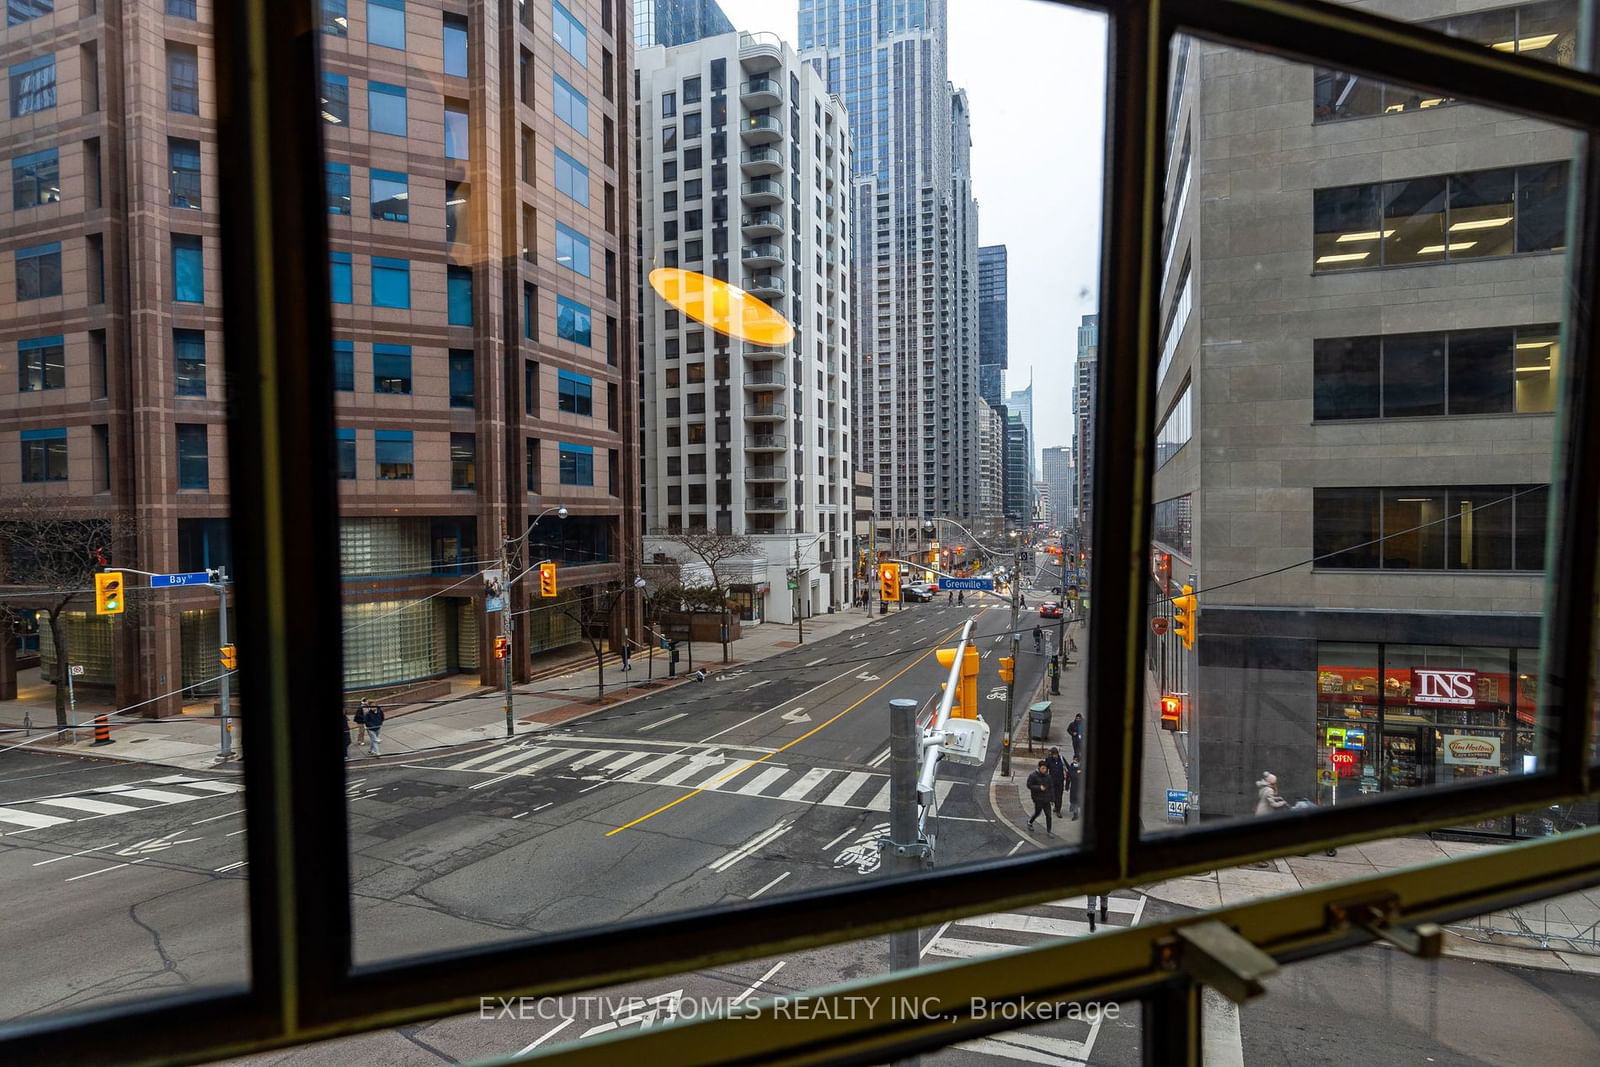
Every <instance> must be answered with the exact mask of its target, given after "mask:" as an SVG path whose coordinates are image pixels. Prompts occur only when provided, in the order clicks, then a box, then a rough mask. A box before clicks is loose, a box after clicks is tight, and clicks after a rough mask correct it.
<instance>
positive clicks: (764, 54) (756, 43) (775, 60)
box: [739, 33, 783, 71]
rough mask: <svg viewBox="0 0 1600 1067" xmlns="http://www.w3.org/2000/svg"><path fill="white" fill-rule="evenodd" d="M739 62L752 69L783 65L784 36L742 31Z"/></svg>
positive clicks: (768, 68)
mask: <svg viewBox="0 0 1600 1067" xmlns="http://www.w3.org/2000/svg"><path fill="white" fill-rule="evenodd" d="M739 62H740V63H741V64H742V65H743V66H744V68H745V69H746V70H750V71H758V70H773V69H775V68H777V67H781V66H783V38H781V37H779V36H778V35H777V34H775V33H741V34H740V35H739Z"/></svg>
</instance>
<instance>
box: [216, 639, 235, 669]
mask: <svg viewBox="0 0 1600 1067" xmlns="http://www.w3.org/2000/svg"><path fill="white" fill-rule="evenodd" d="M217 653H218V655H217V658H218V659H219V660H221V661H222V668H223V670H229V671H236V670H238V669H239V648H238V646H237V645H223V646H221V647H220V648H218V649H217Z"/></svg>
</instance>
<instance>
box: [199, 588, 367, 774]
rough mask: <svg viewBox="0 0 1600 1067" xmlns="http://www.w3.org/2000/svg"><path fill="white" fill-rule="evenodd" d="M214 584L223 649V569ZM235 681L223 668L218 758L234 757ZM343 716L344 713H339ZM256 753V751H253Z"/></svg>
mask: <svg viewBox="0 0 1600 1067" xmlns="http://www.w3.org/2000/svg"><path fill="white" fill-rule="evenodd" d="M211 573H212V577H213V582H212V584H213V585H215V586H216V587H217V644H218V645H219V646H221V647H223V648H226V647H227V645H228V575H227V572H226V571H224V570H223V569H222V568H221V567H218V568H217V569H216V570H214V571H212V572H211ZM232 680H233V672H232V671H231V670H229V669H228V668H227V667H223V668H222V680H221V681H220V682H219V683H218V686H217V691H218V694H219V696H220V697H221V698H222V704H221V707H222V714H221V716H220V726H221V731H222V734H221V737H219V738H218V740H217V758H218V759H228V758H230V757H231V756H232V755H233V734H232V733H230V732H229V731H228V713H229V712H230V711H232V710H233V688H232V686H231V685H230V684H229V683H230V682H231V681H232ZM339 714H340V715H341V716H343V715H344V712H343V711H342V710H341V711H340V712H339ZM252 751H254V750H252Z"/></svg>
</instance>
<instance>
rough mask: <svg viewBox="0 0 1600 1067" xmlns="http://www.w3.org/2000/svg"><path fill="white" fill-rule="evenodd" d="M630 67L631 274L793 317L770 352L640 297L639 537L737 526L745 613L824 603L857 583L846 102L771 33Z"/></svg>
mask: <svg viewBox="0 0 1600 1067" xmlns="http://www.w3.org/2000/svg"><path fill="white" fill-rule="evenodd" d="M635 63H636V70H637V73H638V84H639V100H640V104H639V106H640V109H641V114H642V115H647V116H648V118H647V119H646V118H641V120H640V123H639V127H640V129H639V135H638V136H639V151H638V159H639V169H640V175H639V191H640V206H639V227H640V230H639V232H640V233H641V234H642V235H643V237H644V241H643V247H644V248H645V249H646V251H647V256H648V258H647V259H646V261H645V262H644V263H643V264H642V270H641V274H648V273H649V271H650V270H651V269H653V268H655V267H684V268H687V269H690V270H695V271H700V272H703V273H705V274H708V275H711V276H712V277H715V278H723V279H728V280H730V281H732V282H733V283H734V284H736V285H739V286H741V287H742V288H743V289H744V290H745V291H746V292H749V293H751V294H753V295H755V296H758V297H760V298H761V299H762V300H764V301H765V302H767V303H768V304H769V305H770V306H772V307H773V308H775V309H777V310H778V311H780V312H781V313H782V314H783V315H784V316H785V317H786V318H788V319H789V320H790V321H791V322H792V323H793V324H794V326H795V334H794V339H793V340H792V341H791V342H790V343H788V344H786V345H782V346H779V347H773V346H770V345H764V344H755V343H751V342H746V341H740V340H737V339H734V340H730V339H729V338H728V337H727V336H725V335H723V334H721V333H717V332H715V331H711V330H707V329H705V328H703V327H702V326H701V325H700V323H698V322H696V321H694V320H692V319H687V318H685V317H684V316H683V315H681V314H680V313H679V312H678V311H677V310H675V309H673V308H671V307H669V306H667V305H666V304H665V303H663V302H661V301H659V300H654V299H646V300H645V301H644V302H643V303H642V308H643V315H642V317H641V329H640V339H641V346H640V347H641V351H642V353H643V356H642V360H641V364H642V366H643V368H644V387H643V390H642V394H643V398H644V433H645V457H646V469H645V513H646V520H645V522H646V527H647V529H648V531H649V533H650V535H651V536H650V537H649V538H648V539H647V542H646V544H647V549H648V550H649V551H650V552H651V554H652V555H653V554H654V552H656V551H661V550H665V551H669V552H670V551H671V550H672V545H671V537H672V534H673V533H674V532H677V531H682V530H689V529H708V530H717V531H721V532H724V533H733V534H738V535H743V536H748V537H750V538H751V539H753V540H754V542H755V544H756V546H757V548H758V552H757V553H756V554H755V555H754V556H753V557H752V558H751V559H750V560H749V561H747V566H746V567H744V568H743V569H742V570H741V573H740V575H739V576H738V580H737V581H736V583H735V584H734V587H733V590H734V599H735V600H737V601H738V603H739V605H740V610H741V614H742V615H743V617H744V618H745V619H748V620H750V621H754V622H760V621H763V620H771V621H777V622H789V621H792V620H793V618H794V612H795V611H797V610H798V611H800V612H802V613H804V614H805V615H811V614H813V613H816V612H825V611H828V610H830V609H831V608H833V607H835V606H839V605H843V604H845V603H847V602H848V600H849V597H850V594H851V592H853V588H852V582H851V568H850V565H849V561H850V560H851V559H852V556H853V542H854V536H853V530H852V515H853V510H854V496H855V489H854V486H855V482H854V480H853V478H852V477H851V471H852V465H851V462H850V418H849V414H848V413H849V410H850V401H851V387H850V367H851V348H850V341H851V333H850V327H849V319H850V308H849V300H848V295H849V292H850V287H849V271H850V234H851V220H850V214H849V210H848V198H847V195H846V190H848V189H849V181H850V131H849V128H848V124H847V123H846V121H845V116H844V108H843V106H842V105H841V104H840V102H839V100H838V98H837V97H834V96H831V95H830V94H829V93H828V92H827V90H826V89H825V88H824V87H823V84H822V78H821V76H820V75H818V74H817V72H816V71H815V70H813V69H812V68H811V67H810V66H808V65H805V64H803V63H801V62H800V61H799V60H798V59H797V58H796V56H795V54H794V52H793V51H792V50H791V49H790V48H789V46H788V45H786V44H784V43H783V42H781V41H779V40H778V39H777V38H776V37H774V36H772V35H770V34H740V33H725V34H720V35H718V36H715V37H707V38H704V39H702V40H699V41H695V42H693V43H691V44H684V45H678V46H676V47H673V48H659V47H658V48H645V49H640V50H639V52H638V53H637V56H636V61H635ZM647 296H651V297H653V294H648V293H647ZM680 554H681V553H680ZM797 566H798V567H799V568H800V569H801V571H803V574H801V575H800V577H799V578H798V579H797V582H798V585H799V588H798V589H796V590H794V591H791V590H790V589H789V588H788V584H787V583H788V580H789V572H790V571H792V570H794V569H795V568H796V567H797Z"/></svg>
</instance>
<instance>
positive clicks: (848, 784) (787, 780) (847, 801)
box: [443, 744, 960, 811]
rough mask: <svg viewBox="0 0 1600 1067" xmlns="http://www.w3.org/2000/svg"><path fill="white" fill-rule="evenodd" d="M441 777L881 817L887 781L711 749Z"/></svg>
mask: <svg viewBox="0 0 1600 1067" xmlns="http://www.w3.org/2000/svg"><path fill="white" fill-rule="evenodd" d="M443 769H444V770H450V771H468V772H472V773H475V774H480V775H490V776H494V778H495V779H503V778H509V777H513V776H522V777H539V776H544V777H555V776H557V775H566V776H569V777H577V778H581V779H583V780H586V781H615V782H632V783H640V784H644V785H664V786H674V787H677V788H679V789H685V790H703V791H706V792H713V793H731V794H737V795H739V796H747V797H765V798H767V799H769V800H787V801H789V802H791V803H796V804H806V805H821V806H822V807H827V808H852V809H855V810H857V811H888V810H889V776H888V775H887V774H877V773H874V772H872V771H855V770H844V769H841V768H836V767H794V766H790V765H788V764H781V763H773V762H771V761H770V760H769V759H749V758H742V757H737V756H730V755H727V754H725V753H724V752H722V751H720V750H718V749H715V748H710V749H680V750H677V751H672V752H660V751H656V750H639V749H621V748H594V747H591V746H587V745H584V746H577V745H574V746H564V745H555V744H548V745H544V744H540V745H529V746H527V747H526V748H516V749H511V750H507V749H505V748H495V749H493V750H491V751H489V752H482V753H479V754H478V755H476V756H472V757H471V758H469V759H464V760H461V761H460V762H458V763H451V764H448V765H446V766H445V767H444V768H443ZM480 784H483V783H480ZM958 784H960V783H957V782H949V781H946V782H940V783H938V785H937V786H936V787H935V790H934V795H935V798H936V802H937V804H938V805H939V806H941V807H942V806H943V804H944V802H945V799H946V798H947V797H949V795H950V791H951V790H952V789H954V788H955V787H956V786H957V785H958Z"/></svg>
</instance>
